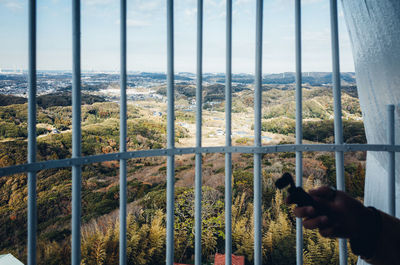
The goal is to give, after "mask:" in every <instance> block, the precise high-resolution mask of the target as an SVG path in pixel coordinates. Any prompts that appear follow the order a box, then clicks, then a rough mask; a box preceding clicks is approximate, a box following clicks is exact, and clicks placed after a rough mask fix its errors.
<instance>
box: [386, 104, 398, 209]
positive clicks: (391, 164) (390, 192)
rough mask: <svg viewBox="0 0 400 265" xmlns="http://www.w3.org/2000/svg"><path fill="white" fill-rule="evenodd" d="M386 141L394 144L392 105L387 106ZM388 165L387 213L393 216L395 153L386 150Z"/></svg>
mask: <svg viewBox="0 0 400 265" xmlns="http://www.w3.org/2000/svg"><path fill="white" fill-rule="evenodd" d="M387 117H388V120H387V126H388V128H387V141H388V144H389V145H391V146H394V145H395V126H394V105H388V106H387ZM388 155H389V167H388V213H389V214H390V215H392V216H395V213H396V212H395V211H396V207H395V206H396V205H395V203H396V193H395V192H396V191H395V189H396V174H395V171H396V168H395V165H396V163H395V153H394V152H393V151H389V152H388Z"/></svg>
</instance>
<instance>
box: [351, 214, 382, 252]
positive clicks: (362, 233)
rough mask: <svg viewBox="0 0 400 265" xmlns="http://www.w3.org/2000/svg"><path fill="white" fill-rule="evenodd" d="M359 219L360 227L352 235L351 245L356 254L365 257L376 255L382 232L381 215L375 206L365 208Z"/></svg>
mask: <svg viewBox="0 0 400 265" xmlns="http://www.w3.org/2000/svg"><path fill="white" fill-rule="evenodd" d="M365 210H366V211H365V212H364V214H362V215H361V218H360V220H359V229H357V231H355V233H354V234H353V235H352V236H351V237H350V246H351V249H352V251H353V253H354V254H356V255H358V256H361V257H363V258H366V259H368V258H371V257H373V256H374V254H375V251H376V247H377V242H378V238H379V235H380V232H381V226H382V224H381V222H382V221H381V215H380V213H379V211H378V210H376V209H375V208H374V207H367V208H365Z"/></svg>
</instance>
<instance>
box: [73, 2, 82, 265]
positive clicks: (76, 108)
mask: <svg viewBox="0 0 400 265" xmlns="http://www.w3.org/2000/svg"><path fill="white" fill-rule="evenodd" d="M80 10H81V7H80V0H73V1H72V158H78V157H80V156H81V40H80V33H81V32H80V29H81V14H80ZM81 170H82V169H81V166H77V165H74V166H72V251H71V255H72V260H71V261H72V264H73V265H79V264H80V263H81V238H80V236H81Z"/></svg>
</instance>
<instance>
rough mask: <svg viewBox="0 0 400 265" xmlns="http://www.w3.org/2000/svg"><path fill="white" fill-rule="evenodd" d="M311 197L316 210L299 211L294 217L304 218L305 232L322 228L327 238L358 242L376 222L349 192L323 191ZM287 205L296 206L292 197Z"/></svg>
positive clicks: (295, 210) (371, 214)
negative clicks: (352, 239)
mask: <svg viewBox="0 0 400 265" xmlns="http://www.w3.org/2000/svg"><path fill="white" fill-rule="evenodd" d="M309 194H310V195H311V197H312V198H313V199H314V201H315V206H304V207H296V208H295V209H294V214H295V216H296V217H299V218H303V226H304V227H305V228H307V229H317V228H318V229H319V232H320V234H321V235H322V236H324V237H341V238H358V237H359V236H360V235H361V234H362V233H363V232H364V231H365V230H364V228H365V225H366V224H367V223H369V222H370V220H371V218H373V213H372V212H371V210H370V209H368V208H367V207H365V206H364V205H363V204H362V203H361V202H359V201H358V200H356V199H354V198H352V197H351V196H349V195H348V194H346V193H345V192H342V191H335V190H333V189H331V188H329V187H320V188H317V189H315V190H311V191H309ZM287 203H292V202H291V200H290V196H289V197H288V198H287Z"/></svg>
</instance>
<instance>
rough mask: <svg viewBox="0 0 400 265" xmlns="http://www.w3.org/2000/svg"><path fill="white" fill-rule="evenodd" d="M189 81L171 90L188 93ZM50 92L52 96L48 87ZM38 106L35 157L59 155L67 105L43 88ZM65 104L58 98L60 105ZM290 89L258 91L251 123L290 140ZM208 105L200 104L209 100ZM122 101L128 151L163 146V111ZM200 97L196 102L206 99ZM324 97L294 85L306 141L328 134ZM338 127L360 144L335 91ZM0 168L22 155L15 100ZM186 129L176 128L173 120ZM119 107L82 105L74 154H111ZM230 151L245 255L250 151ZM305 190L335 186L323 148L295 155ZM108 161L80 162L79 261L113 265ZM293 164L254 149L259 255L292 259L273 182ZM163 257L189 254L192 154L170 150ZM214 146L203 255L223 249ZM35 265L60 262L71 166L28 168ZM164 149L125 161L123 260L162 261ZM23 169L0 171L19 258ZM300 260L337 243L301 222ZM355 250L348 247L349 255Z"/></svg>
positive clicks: (0, 139) (113, 205)
mask: <svg viewBox="0 0 400 265" xmlns="http://www.w3.org/2000/svg"><path fill="white" fill-rule="evenodd" d="M192 88H193V87H186V88H185V86H183V87H178V88H177V94H178V95H177V97H178V99H179V100H180V101H179V102H183V101H188V102H189V101H191V100H192V99H193V97H194V94H193V91H191V90H192ZM221 91H223V86H222V88H221V85H214V86H211V87H210V88H209V89H208V90H207V89H206V92H205V94H204V97H207V96H208V101H206V104H205V106H204V107H205V110H204V111H205V112H204V115H205V116H207V115H213V113H215V112H220V111H223V109H224V105H223V103H222V102H219V100H220V98H219V97H220V96H221ZM159 92H160V93H161V92H162V88H160V90H159ZM252 93H253V92H252V90H251V88H250V87H246V86H242V87H240V88H237V91H236V92H235V93H234V95H233V108H234V111H235V112H236V113H243V114H246V115H247V114H249V113H251V112H252V111H253V109H252V108H253V99H252V98H253V94H252ZM56 97H60V96H59V95H58V96H56ZM44 99H45V100H43V101H42V103H41V104H42V105H39V106H38V115H37V118H38V125H37V128H38V138H37V142H38V157H37V158H38V160H39V161H44V160H53V159H63V158H68V157H70V156H71V107H70V106H68V105H69V101H68V99H62V98H61V99H59V100H53V99H54V95H48V96H47V97H44ZM65 102H67V103H65ZM293 102H294V91H293V90H278V89H265V91H264V92H263V120H262V122H263V130H264V131H266V132H268V133H271V134H276V135H279V137H281V138H282V139H285V140H284V141H280V142H274V141H271V142H270V144H286V143H291V142H294V138H293V134H294V129H295V128H294V104H293ZM211 103H212V104H211ZM151 104H160V103H159V102H144V103H141V104H133V103H130V104H128V121H127V122H128V138H127V145H128V149H129V150H143V149H158V148H164V147H165V145H166V117H165V115H161V116H158V115H154V114H153V111H152V110H150V109H149V108H148V107H146V106H147V105H151ZM207 104H208V107H207ZM331 106H332V96H331V93H330V92H329V90H328V89H326V88H311V87H310V88H307V89H305V91H304V109H303V115H304V123H303V125H304V131H303V133H304V138H305V140H306V141H308V142H309V143H316V142H324V143H328V142H332V141H333V134H332V132H333V127H332V124H333V123H332V117H333V109H332V107H331ZM343 119H344V127H345V130H344V132H345V133H344V136H345V141H346V142H348V143H363V142H365V141H366V140H365V134H364V130H363V126H362V121H361V111H360V109H359V105H358V99H357V98H356V97H354V95H351V94H349V93H343ZM186 123H187V124H193V123H194V113H193V112H186V111H182V110H180V111H177V115H176V124H177V126H176V141H177V142H180V141H183V140H185V139H187V138H188V137H191V135H189V133H188V132H189V131H188V129H186V127H187V126H186ZM0 125H1V127H0V129H1V130H0V166H1V167H5V166H10V165H15V164H23V163H26V153H27V142H26V125H27V104H26V103H24V102H21V104H11V105H8V106H6V107H0ZM184 125H185V126H186V127H185V126H184ZM235 139H236V141H235V142H234V144H236V145H251V144H252V139H250V138H246V137H242V138H235ZM118 150H119V106H118V104H117V103H114V102H106V101H104V100H103V99H99V98H91V99H90V100H88V101H86V102H84V104H83V106H82V155H83V156H88V155H94V154H101V153H112V152H118ZM232 157H233V158H232V159H233V163H232V164H233V177H232V179H233V208H232V214H233V215H232V238H233V252H234V253H235V254H237V255H244V256H245V258H246V264H252V262H253V260H252V255H253V253H252V251H253V155H252V154H234V155H233V156H232ZM303 166H304V183H306V184H305V187H306V189H310V188H312V187H315V186H319V185H324V184H325V185H335V160H334V154H333V153H329V152H319V153H316V152H306V153H304V165H303ZM364 169H365V153H363V152H352V153H346V157H345V176H346V189H347V191H348V192H349V193H350V194H351V195H352V196H354V197H357V198H359V199H361V200H362V199H363V186H364ZM118 171H119V164H118V161H110V162H103V163H96V164H92V165H87V166H84V167H83V170H82V224H83V227H82V231H83V233H82V259H83V264H116V263H117V261H118V237H119V227H118V206H119V184H118V183H119V173H118ZM286 171H287V172H291V173H294V171H295V158H294V153H280V154H265V155H263V157H262V175H263V188H262V192H263V202H262V207H263V234H262V240H263V263H264V264H295V260H296V259H295V218H294V216H293V214H292V211H291V208H290V207H289V206H287V205H286V204H284V203H283V200H284V197H285V196H286V194H285V192H283V193H281V192H279V191H277V190H276V189H275V187H274V180H275V179H276V178H277V177H279V176H280V175H281V174H282V172H286ZM175 173H176V182H175V186H176V193H175V198H176V200H175V209H176V212H175V261H176V262H181V263H192V262H193V255H194V191H193V185H194V155H183V156H176V168H175ZM224 174H225V170H224V155H223V154H204V155H203V202H202V203H203V213H202V214H203V217H202V222H203V231H202V235H203V241H202V244H203V246H202V249H203V253H202V254H203V260H204V262H211V261H212V259H213V255H214V254H215V253H217V252H218V253H223V252H224V238H225V235H224V225H225V224H224ZM37 178H38V179H37V194H38V199H37V204H38V263H39V264H69V263H70V234H71V228H70V219H71V170H70V168H61V169H52V170H42V171H39V172H38V175H37ZM165 179H166V163H165V158H163V157H159V158H141V159H131V160H129V161H128V203H129V204H128V209H129V215H128V249H127V251H128V263H129V264H164V261H165V225H166V223H165V218H166V216H165V215H166V209H165V203H166V196H165V195H166V194H165V192H166V191H165V185H166V182H165ZM26 183H27V177H26V175H25V174H17V175H13V176H6V177H1V178H0V224H1V227H2V229H1V230H0V254H2V253H8V252H11V253H13V254H14V255H16V256H17V257H18V258H20V259H21V260H22V261H23V262H26V232H27V231H26V218H27V215H26V214H27V213H26V209H27V208H26V207H27V206H26V203H27V185H26ZM304 238H305V241H304V242H305V243H304V258H305V264H338V247H337V242H336V241H334V240H330V239H325V238H322V237H320V236H319V235H318V234H317V233H316V232H314V231H305V236H304ZM355 263H356V257H355V256H354V255H352V254H350V255H349V264H355Z"/></svg>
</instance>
